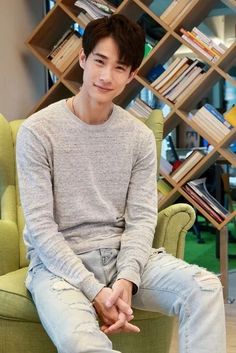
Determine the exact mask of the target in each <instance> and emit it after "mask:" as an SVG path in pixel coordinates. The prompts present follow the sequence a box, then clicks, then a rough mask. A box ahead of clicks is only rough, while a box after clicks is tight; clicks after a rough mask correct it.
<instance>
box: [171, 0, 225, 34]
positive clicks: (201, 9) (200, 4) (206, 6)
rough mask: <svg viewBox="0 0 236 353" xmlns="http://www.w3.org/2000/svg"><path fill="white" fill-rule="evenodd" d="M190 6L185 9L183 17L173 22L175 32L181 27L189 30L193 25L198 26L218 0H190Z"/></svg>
mask: <svg viewBox="0 0 236 353" xmlns="http://www.w3.org/2000/svg"><path fill="white" fill-rule="evenodd" d="M191 2H192V6H190V8H189V9H188V10H187V12H186V14H184V16H183V17H180V18H179V20H177V21H174V22H173V28H174V30H175V32H177V33H178V32H179V30H180V28H181V27H184V28H185V29H187V30H191V29H192V28H193V27H194V26H198V25H199V24H200V23H201V22H202V21H203V20H204V19H205V18H206V17H207V15H208V13H209V12H210V11H211V10H212V9H213V8H214V7H215V6H216V5H217V4H219V2H220V1H219V0H211V1H198V0H191Z"/></svg>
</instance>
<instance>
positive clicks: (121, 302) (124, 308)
mask: <svg viewBox="0 0 236 353" xmlns="http://www.w3.org/2000/svg"><path fill="white" fill-rule="evenodd" d="M116 306H117V308H118V310H120V311H122V312H123V313H125V314H126V315H132V314H133V310H132V308H131V307H130V306H129V304H127V303H126V302H125V301H124V300H122V299H121V298H118V300H117V302H116Z"/></svg>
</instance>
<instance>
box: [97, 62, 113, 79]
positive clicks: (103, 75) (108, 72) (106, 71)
mask: <svg viewBox="0 0 236 353" xmlns="http://www.w3.org/2000/svg"><path fill="white" fill-rule="evenodd" d="M100 80H102V81H104V82H110V81H111V80H112V69H111V68H110V67H108V66H107V67H103V69H102V70H101V72H100Z"/></svg>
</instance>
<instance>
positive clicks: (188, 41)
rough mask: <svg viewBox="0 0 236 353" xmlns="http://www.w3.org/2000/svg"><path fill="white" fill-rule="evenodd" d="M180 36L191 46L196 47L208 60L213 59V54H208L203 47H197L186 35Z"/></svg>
mask: <svg viewBox="0 0 236 353" xmlns="http://www.w3.org/2000/svg"><path fill="white" fill-rule="evenodd" d="M182 38H183V39H184V40H185V41H186V42H187V43H189V44H190V45H191V46H192V47H194V48H195V49H197V50H198V51H199V52H200V53H201V54H202V55H204V56H205V57H206V58H207V59H208V60H210V61H213V58H214V57H213V56H212V55H210V54H209V53H208V52H206V51H205V50H204V49H202V48H201V47H199V45H197V44H196V43H194V42H193V41H192V40H191V39H190V38H189V37H187V36H186V35H185V34H183V35H182Z"/></svg>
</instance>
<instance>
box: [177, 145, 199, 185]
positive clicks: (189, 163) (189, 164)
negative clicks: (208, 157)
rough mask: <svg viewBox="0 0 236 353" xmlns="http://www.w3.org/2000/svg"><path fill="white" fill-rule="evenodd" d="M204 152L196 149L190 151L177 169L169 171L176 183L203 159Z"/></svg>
mask: <svg viewBox="0 0 236 353" xmlns="http://www.w3.org/2000/svg"><path fill="white" fill-rule="evenodd" d="M203 157H204V153H203V152H200V151H198V150H195V151H192V153H191V154H190V155H189V156H188V157H187V158H186V159H185V160H184V162H183V163H182V164H180V165H179V167H178V168H177V169H175V170H174V171H173V173H171V177H172V179H173V180H175V181H176V182H177V183H178V182H179V181H180V180H181V179H183V177H184V176H185V175H187V174H188V173H189V172H190V170H191V169H192V168H193V167H194V166H195V165H196V164H197V163H198V162H200V160H201V159H203Z"/></svg>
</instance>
